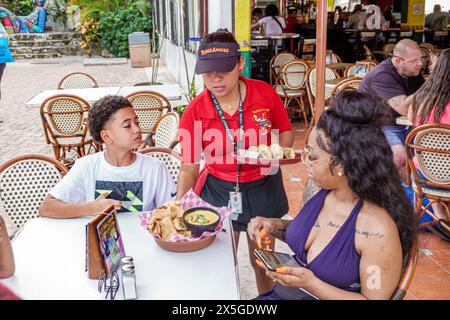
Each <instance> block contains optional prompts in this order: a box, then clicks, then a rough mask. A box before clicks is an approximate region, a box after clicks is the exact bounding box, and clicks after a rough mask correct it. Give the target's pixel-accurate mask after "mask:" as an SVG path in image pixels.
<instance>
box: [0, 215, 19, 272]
mask: <svg viewBox="0 0 450 320" xmlns="http://www.w3.org/2000/svg"><path fill="white" fill-rule="evenodd" d="M15 270H16V267H15V264H14V255H13V251H12V248H11V242H10V241H9V237H8V233H7V232H6V225H5V221H4V220H3V218H2V217H1V216H0V279H2V278H8V277H11V276H12V275H13V274H14V271H15Z"/></svg>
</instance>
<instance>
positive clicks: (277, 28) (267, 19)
mask: <svg viewBox="0 0 450 320" xmlns="http://www.w3.org/2000/svg"><path fill="white" fill-rule="evenodd" d="M264 15H265V16H264V18H261V19H260V20H259V21H258V22H256V23H254V24H252V30H253V29H258V28H260V27H262V26H263V28H264V35H266V36H277V35H280V34H282V33H283V30H284V28H286V23H285V21H284V19H283V18H282V17H280V16H279V15H278V7H277V6H276V5H274V4H269V5H267V6H266V7H265V8H264Z"/></svg>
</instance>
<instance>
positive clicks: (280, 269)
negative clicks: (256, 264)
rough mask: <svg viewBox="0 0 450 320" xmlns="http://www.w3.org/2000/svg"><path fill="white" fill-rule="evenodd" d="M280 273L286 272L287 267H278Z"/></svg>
mask: <svg viewBox="0 0 450 320" xmlns="http://www.w3.org/2000/svg"><path fill="white" fill-rule="evenodd" d="M276 271H277V272H278V273H286V269H285V268H277V270H276Z"/></svg>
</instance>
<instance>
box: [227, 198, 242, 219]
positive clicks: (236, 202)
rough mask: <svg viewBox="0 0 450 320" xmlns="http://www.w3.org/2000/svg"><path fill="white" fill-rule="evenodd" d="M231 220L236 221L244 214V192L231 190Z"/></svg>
mask: <svg viewBox="0 0 450 320" xmlns="http://www.w3.org/2000/svg"><path fill="white" fill-rule="evenodd" d="M230 207H231V211H232V214H231V220H234V221H236V220H237V218H238V216H239V215H240V214H242V193H240V192H230Z"/></svg>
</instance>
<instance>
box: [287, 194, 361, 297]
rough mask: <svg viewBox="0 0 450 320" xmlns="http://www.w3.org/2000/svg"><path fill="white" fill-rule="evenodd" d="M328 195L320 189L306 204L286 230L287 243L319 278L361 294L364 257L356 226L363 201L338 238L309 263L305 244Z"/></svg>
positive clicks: (352, 213) (338, 234) (348, 219)
mask: <svg viewBox="0 0 450 320" xmlns="http://www.w3.org/2000/svg"><path fill="white" fill-rule="evenodd" d="M328 192H329V190H325V189H322V190H320V191H319V192H318V193H317V194H316V195H315V196H314V197H312V198H311V199H310V200H309V201H308V202H307V203H306V204H305V205H304V207H303V208H302V210H301V211H300V212H299V214H298V215H297V216H296V217H295V219H294V220H293V221H292V222H291V224H290V225H289V228H288V229H287V231H286V243H287V244H288V245H289V247H290V248H291V250H292V251H294V253H295V255H296V258H297V259H298V260H300V261H301V262H303V263H304V264H305V265H306V266H307V268H308V269H310V270H311V271H312V272H313V273H314V274H315V275H316V277H318V278H319V279H321V280H322V281H324V282H326V283H328V284H330V285H332V286H335V287H338V288H340V289H343V290H347V291H353V292H359V291H360V283H359V281H360V280H359V279H360V278H359V260H360V256H359V255H358V252H357V251H356V248H355V225H356V218H357V217H358V213H359V211H360V210H361V207H362V201H361V200H359V201H358V203H357V204H356V206H355V207H354V208H353V210H352V212H351V213H350V216H349V217H348V218H347V220H346V221H345V223H344V225H342V226H341V228H340V229H339V230H338V232H337V233H336V235H335V236H334V238H333V239H332V240H331V241H330V242H329V243H328V244H327V246H326V247H325V248H324V249H323V250H322V251H321V252H320V253H319V254H318V255H317V256H316V257H315V258H314V260H312V261H311V262H310V263H309V264H308V263H307V258H306V257H307V252H306V251H305V244H306V241H307V239H308V236H309V234H310V232H311V229H312V228H313V226H314V223H315V222H316V220H317V217H318V216H319V213H320V210H321V208H322V206H323V203H324V201H325V198H326V196H327V194H328Z"/></svg>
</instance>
